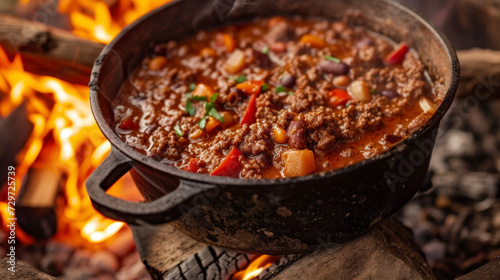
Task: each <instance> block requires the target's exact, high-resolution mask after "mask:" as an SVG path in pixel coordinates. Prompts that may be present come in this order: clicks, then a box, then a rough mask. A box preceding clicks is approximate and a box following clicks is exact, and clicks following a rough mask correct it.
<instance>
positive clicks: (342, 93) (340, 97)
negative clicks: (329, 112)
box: [328, 89, 352, 107]
mask: <svg viewBox="0 0 500 280" xmlns="http://www.w3.org/2000/svg"><path fill="white" fill-rule="evenodd" d="M351 99H352V98H351V96H350V95H349V93H348V92H347V90H343V89H334V90H332V91H331V92H330V100H328V103H329V104H330V106H331V107H337V106H344V105H345V104H346V103H347V101H349V100H351Z"/></svg>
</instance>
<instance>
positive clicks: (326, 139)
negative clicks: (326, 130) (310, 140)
mask: <svg viewBox="0 0 500 280" xmlns="http://www.w3.org/2000/svg"><path fill="white" fill-rule="evenodd" d="M334 146H335V136H334V135H325V136H323V137H321V139H320V140H319V141H318V145H317V146H316V149H317V150H319V151H321V152H328V151H330V150H331V149H333V147H334Z"/></svg>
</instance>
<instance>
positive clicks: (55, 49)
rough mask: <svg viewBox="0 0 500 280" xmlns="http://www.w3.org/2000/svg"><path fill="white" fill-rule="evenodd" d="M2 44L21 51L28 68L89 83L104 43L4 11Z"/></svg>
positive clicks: (12, 51)
mask: <svg viewBox="0 0 500 280" xmlns="http://www.w3.org/2000/svg"><path fill="white" fill-rule="evenodd" d="M0 45H1V46H2V47H3V48H4V49H5V50H6V52H7V53H8V54H9V55H11V56H13V55H14V54H15V53H20V54H21V58H22V60H23V64H24V66H25V70H27V71H29V72H32V73H35V74H40V75H51V76H54V77H57V78H60V79H63V80H65V81H68V82H71V83H76V84H83V85H86V84H88V82H89V77H90V73H91V69H92V65H93V63H94V60H95V59H96V58H97V57H98V56H99V54H100V52H101V50H102V48H103V47H104V45H103V44H101V43H97V42H93V41H90V40H87V39H83V38H79V37H77V36H75V35H73V34H72V33H71V32H69V31H65V30H61V29H57V28H53V27H49V26H46V25H44V24H40V23H36V22H32V21H26V20H21V19H18V18H15V17H12V16H8V15H0Z"/></svg>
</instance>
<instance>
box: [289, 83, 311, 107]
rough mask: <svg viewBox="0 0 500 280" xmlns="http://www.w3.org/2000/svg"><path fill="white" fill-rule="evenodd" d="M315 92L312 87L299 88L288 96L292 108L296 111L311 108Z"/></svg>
mask: <svg viewBox="0 0 500 280" xmlns="http://www.w3.org/2000/svg"><path fill="white" fill-rule="evenodd" d="M314 99H315V92H314V91H313V90H312V88H310V87H307V88H306V89H304V90H297V91H296V92H295V94H294V95H293V96H290V98H288V99H287V100H288V102H289V104H290V110H291V111H292V112H295V113H300V112H303V111H306V110H308V109H310V108H311V106H312V105H313V104H314Z"/></svg>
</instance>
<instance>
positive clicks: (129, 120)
mask: <svg viewBox="0 0 500 280" xmlns="http://www.w3.org/2000/svg"><path fill="white" fill-rule="evenodd" d="M118 128H119V129H123V130H137V129H139V124H137V123H136V122H134V117H132V116H128V117H126V118H125V119H124V120H123V121H122V123H121V124H120V125H119V126H118Z"/></svg>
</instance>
